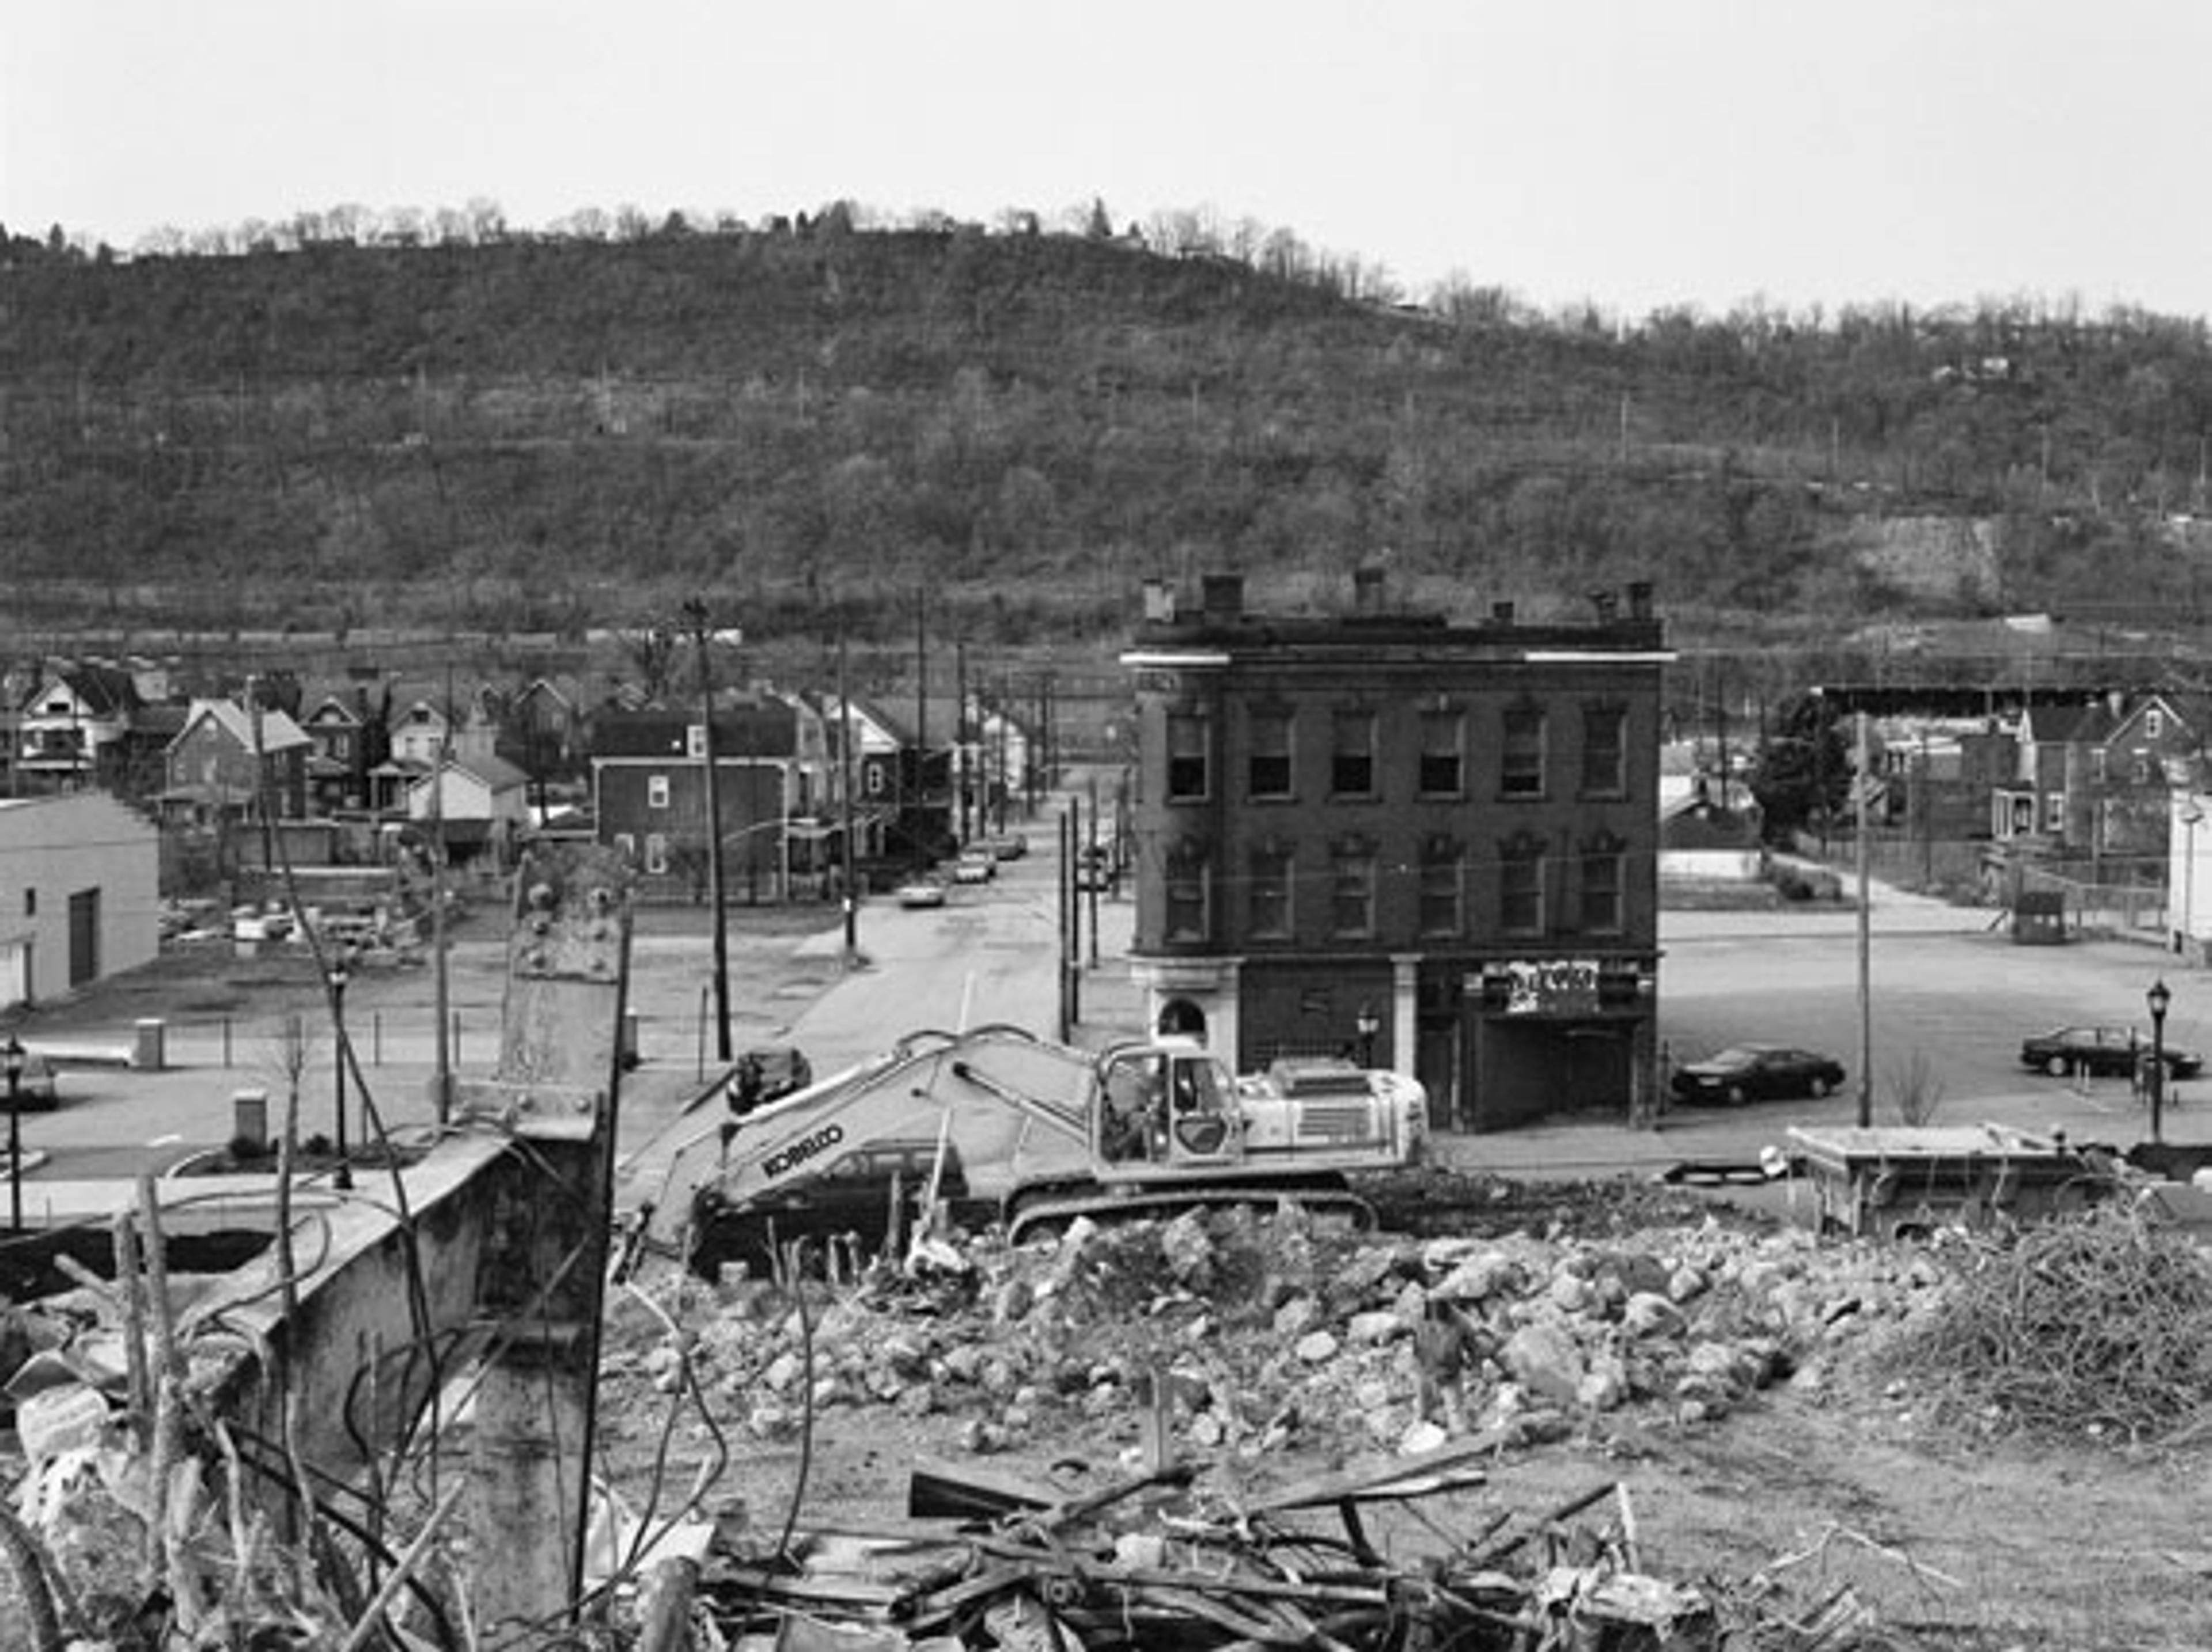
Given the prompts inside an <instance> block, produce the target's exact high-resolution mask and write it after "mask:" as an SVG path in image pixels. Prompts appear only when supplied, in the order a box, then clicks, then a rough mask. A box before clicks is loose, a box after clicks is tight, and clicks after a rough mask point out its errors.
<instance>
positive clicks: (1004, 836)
mask: <svg viewBox="0 0 2212 1652" xmlns="http://www.w3.org/2000/svg"><path fill="white" fill-rule="evenodd" d="M990 850H991V853H992V854H994V856H996V857H997V858H998V859H1000V860H1018V859H1021V858H1022V857H1023V856H1024V855H1025V854H1027V853H1029V852H1030V841H1029V839H1027V838H1025V837H1024V836H1023V835H1021V834H1020V833H1019V832H1000V833H999V834H998V835H996V836H995V837H994V838H992V839H991V841H990Z"/></svg>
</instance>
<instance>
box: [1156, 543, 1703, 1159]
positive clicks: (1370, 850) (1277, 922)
mask: <svg viewBox="0 0 2212 1652" xmlns="http://www.w3.org/2000/svg"><path fill="white" fill-rule="evenodd" d="M1147 599H1148V606H1147V613H1146V620H1145V622H1144V623H1143V624H1142V625H1141V626H1140V627H1139V630H1138V632H1137V633H1136V635H1135V636H1134V637H1133V640H1132V643H1131V646H1130V647H1129V648H1128V650H1127V653H1125V655H1124V656H1123V663H1124V665H1125V666H1126V667H1127V669H1128V670H1129V671H1131V672H1132V673H1133V678H1134V686H1135V695H1136V703H1137V714H1138V719H1139V725H1138V727H1139V738H1138V748H1139V774H1138V778H1137V785H1136V788H1135V799H1134V808H1133V829H1134V838H1135V843H1136V848H1137V853H1138V855H1139V875H1138V878H1137V902H1138V904H1137V912H1136V923H1135V932H1134V938H1133V945H1132V949H1131V966H1132V970H1133V974H1134V975H1135V977H1136V979H1137V981H1139V984H1140V985H1141V986H1142V987H1144V989H1145V993H1146V1006H1147V1011H1148V1017H1149V1019H1150V1021H1151V1023H1152V1025H1153V1026H1154V1027H1156V1028H1158V1029H1162V1030H1168V1031H1182V1032H1190V1033H1196V1034H1200V1035H1202V1036H1205V1037H1206V1039H1207V1041H1208V1042H1210V1043H1212V1045H1213V1046H1214V1047H1215V1048H1218V1049H1221V1050H1223V1051H1225V1053H1229V1054H1231V1057H1232V1059H1233V1060H1235V1061H1236V1062H1237V1066H1238V1067H1239V1069H1240V1070H1251V1069H1254V1068H1256V1067H1258V1066H1263V1065H1264V1064H1265V1063H1267V1061H1269V1060H1273V1059H1274V1058H1276V1057H1278V1056H1280V1055H1286V1054H1317V1053H1340V1052H1341V1053H1349V1054H1356V1055H1359V1056H1361V1057H1362V1058H1364V1059H1368V1060H1371V1061H1372V1062H1373V1063H1374V1064H1375V1065H1381V1066H1394V1067H1396V1068H1399V1069H1400V1070H1402V1071H1411V1072H1413V1073H1414V1074H1415V1075H1416V1076H1417V1077H1419V1078H1420V1079H1421V1080H1422V1081H1423V1082H1424V1083H1425V1084H1427V1085H1428V1087H1429V1091H1430V1095H1431V1098H1432V1108H1433V1109H1434V1112H1435V1114H1436V1118H1437V1123H1438V1124H1440V1125H1444V1126H1449V1127H1457V1128H1462V1129H1471V1130H1486V1129H1497V1128H1500V1127H1505V1126H1509V1125H1511V1124H1515V1123H1517V1122H1521V1121H1526V1120H1528V1119H1531V1118H1534V1117H1536V1116H1538V1115H1540V1114H1546V1113H1551V1112H1555V1111H1559V1110H1564V1109H1566V1108H1588V1107H1596V1106H1603V1107H1607V1108H1620V1110H1621V1111H1622V1112H1623V1113H1628V1112H1631V1111H1632V1110H1634V1109H1636V1108H1638V1107H1639V1106H1641V1105H1643V1104H1644V1103H1645V1102H1648V1101H1649V1100H1650V1096H1651V1095H1652V1090H1651V1086H1652V1084H1653V1082H1654V1073H1653V1044H1654V1040H1653V1022H1654V1010H1655V1004H1656V980H1657V969H1658V939H1657V933H1658V898H1657V829H1658V749H1659V715H1660V697H1661V675H1662V665H1663V664H1664V662H1665V660H1666V659H1667V658H1668V656H1667V654H1666V652H1665V649H1664V643H1663V628H1662V625H1661V623H1659V622H1658V621H1657V620H1656V618H1654V617H1653V615H1652V611H1651V599H1650V587H1649V586H1632V587H1631V588H1630V591H1629V592H1628V599H1627V603H1626V610H1625V611H1624V610H1622V608H1621V606H1620V604H1618V603H1617V602H1616V601H1615V600H1614V599H1613V598H1612V597H1611V596H1610V595H1609V594H1608V595H1607V596H1604V597H1601V598H1598V599H1597V609H1596V616H1595V619H1594V620H1593V621H1591V622H1590V623H1567V624H1554V623H1543V624H1535V623H1517V622H1516V619H1515V618H1514V616H1513V611H1512V610H1511V608H1510V606H1509V605H1507V604H1498V606H1497V607H1496V608H1495V609H1494V610H1492V617H1491V618H1490V619H1489V620H1487V621H1486V622H1482V623H1476V624H1472V625H1457V624H1452V623H1448V622H1447V621H1446V619H1445V618H1444V616H1441V615H1435V614H1426V613H1413V612H1405V611H1394V610H1389V609H1388V608H1386V607H1385V605H1384V604H1383V587H1382V581H1381V578H1380V575H1379V574H1376V573H1374V572H1372V571H1370V570H1362V572H1361V573H1360V574H1358V576H1356V580H1355V598H1354V602H1353V604H1352V611H1350V612H1348V613H1344V614H1340V615H1334V616H1261V615H1259V614H1255V613H1248V612H1246V611H1245V610H1244V607H1243V588H1242V582H1241V581H1240V580H1237V579H1235V578H1233V577H1227V576H1221V577H1214V578H1210V579H1208V580H1206V582H1205V595H1204V600H1203V601H1202V603H1201V604H1200V610H1199V611H1198V612H1197V613H1196V614H1194V615H1189V616H1181V615H1178V614H1177V613H1176V611H1175V610H1174V609H1173V607H1172V605H1171V604H1170V602H1169V601H1168V600H1167V599H1166V598H1165V594H1164V592H1161V591H1158V590H1154V591H1152V592H1148V593H1147Z"/></svg>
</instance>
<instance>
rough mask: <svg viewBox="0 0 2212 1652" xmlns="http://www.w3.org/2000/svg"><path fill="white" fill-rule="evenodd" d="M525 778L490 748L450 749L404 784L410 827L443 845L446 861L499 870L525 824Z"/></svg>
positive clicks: (505, 864)
mask: <svg viewBox="0 0 2212 1652" xmlns="http://www.w3.org/2000/svg"><path fill="white" fill-rule="evenodd" d="M529 779H530V777H529V776H528V775H526V774H524V773H523V772H522V771H521V770H520V768H516V767H515V766H514V765H513V763H511V762H507V759H505V758H504V757H499V756H493V755H492V754H491V753H490V752H488V751H487V752H471V753H463V752H453V753H449V754H448V755H447V756H446V757H445V758H444V759H443V761H441V762H438V763H436V764H435V765H434V766H433V767H432V768H430V769H428V770H427V771H426V772H425V773H423V774H420V775H418V776H416V778H415V779H414V780H411V781H410V783H409V785H408V787H407V793H406V799H405V803H406V812H407V819H408V822H409V823H410V826H411V827H413V828H414V829H416V830H417V831H419V832H421V833H422V835H424V836H426V837H431V836H435V838H436V839H437V840H438V841H441V842H442V843H443V844H444V845H445V851H446V860H447V864H448V865H454V866H465V865H476V866H477V868H478V869H479V870H487V871H492V872H504V871H505V870H507V868H508V867H509V866H512V865H513V864H514V855H515V850H516V848H517V847H518V846H519V845H520V842H521V840H522V838H523V836H524V835H525V833H526V831H527V829H528V828H529V825H530V797H529Z"/></svg>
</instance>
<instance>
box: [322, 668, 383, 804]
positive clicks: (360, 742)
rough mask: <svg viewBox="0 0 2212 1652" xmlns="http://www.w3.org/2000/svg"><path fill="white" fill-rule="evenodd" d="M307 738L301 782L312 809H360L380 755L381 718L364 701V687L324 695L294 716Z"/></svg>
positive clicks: (369, 795) (367, 799) (369, 793)
mask: <svg viewBox="0 0 2212 1652" xmlns="http://www.w3.org/2000/svg"><path fill="white" fill-rule="evenodd" d="M300 726H301V728H302V729H303V730H304V731H305V732H306V733H307V738H308V739H309V740H310V741H311V742H313V750H312V751H311V752H310V753H309V755H308V757H307V787H308V791H309V792H310V793H311V794H312V796H313V801H314V807H315V812H316V813H318V814H324V815H331V814H338V813H341V812H346V813H350V812H354V811H365V810H367V809H368V807H369V806H370V802H371V799H372V798H373V797H374V789H373V787H371V784H370V780H369V777H370V775H371V774H372V773H373V772H374V770H375V768H376V767H377V765H378V764H380V763H381V762H383V761H384V759H385V755H386V745H387V744H388V743H387V741H386V738H385V729H384V722H383V719H382V718H381V717H380V716H379V715H378V714H377V713H376V712H375V710H374V708H371V707H370V705H369V703H368V689H366V688H356V689H355V690H354V692H353V694H352V695H350V696H340V695H326V696H325V698H323V699H322V700H320V701H317V702H316V704H315V706H314V708H313V709H312V710H311V711H309V712H308V713H307V714H306V715H305V716H304V717H302V718H301V720H300Z"/></svg>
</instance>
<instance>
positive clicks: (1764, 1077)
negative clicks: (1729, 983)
mask: <svg viewBox="0 0 2212 1652" xmlns="http://www.w3.org/2000/svg"><path fill="white" fill-rule="evenodd" d="M1843 1082H1844V1064H1843V1063H1842V1062H1840V1061H1838V1060H1836V1058H1835V1057H1834V1056H1832V1055H1822V1054H1820V1053H1819V1052H1818V1051H1817V1050H1801V1049H1798V1048H1795V1047H1794V1046H1791V1045H1789V1044H1732V1045H1730V1046H1729V1048H1726V1049H1724V1050H1723V1051H1722V1052H1721V1053H1720V1054H1717V1055H1710V1056H1707V1057H1706V1058H1705V1060H1702V1061H1686V1062H1685V1063H1683V1064H1682V1065H1681V1066H1679V1067H1677V1068H1675V1069H1674V1096H1675V1099H1676V1100H1677V1101H1684V1102H1727V1103H1729V1105H1730V1106H1731V1107H1735V1106H1741V1104H1742V1103H1744V1102H1753V1101H1771V1100H1773V1099H1775V1098H1776V1097H1778V1096H1814V1097H1815V1098H1818V1097H1820V1096H1826V1094H1828V1093H1829V1091H1831V1090H1834V1089H1836V1088H1837V1087H1838V1085H1840V1084H1842V1083H1843Z"/></svg>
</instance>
